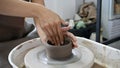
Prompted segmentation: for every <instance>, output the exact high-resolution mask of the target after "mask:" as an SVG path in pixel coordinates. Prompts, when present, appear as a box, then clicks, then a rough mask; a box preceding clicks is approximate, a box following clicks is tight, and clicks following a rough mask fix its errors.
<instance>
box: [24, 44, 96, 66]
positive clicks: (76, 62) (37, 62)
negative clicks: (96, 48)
mask: <svg viewBox="0 0 120 68" xmlns="http://www.w3.org/2000/svg"><path fill="white" fill-rule="evenodd" d="M72 54H73V56H72V57H71V58H69V59H67V60H61V61H58V60H53V59H50V58H47V56H46V53H45V47H44V45H40V46H39V47H36V48H33V49H31V50H30V51H29V52H28V53H27V54H26V55H25V58H24V62H25V66H26V67H27V68H40V67H42V68H91V66H92V65H93V63H94V55H93V53H92V52H91V51H90V50H89V49H88V48H86V47H84V46H81V45H79V46H78V48H74V49H73V50H72Z"/></svg>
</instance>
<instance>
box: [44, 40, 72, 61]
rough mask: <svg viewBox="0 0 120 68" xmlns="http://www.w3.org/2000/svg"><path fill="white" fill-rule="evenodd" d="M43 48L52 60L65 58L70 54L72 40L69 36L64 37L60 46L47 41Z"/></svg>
mask: <svg viewBox="0 0 120 68" xmlns="http://www.w3.org/2000/svg"><path fill="white" fill-rule="evenodd" d="M45 50H46V55H47V57H48V58H51V59H54V60H66V59H69V58H70V57H71V56H72V42H71V40H70V39H69V38H66V39H65V43H64V44H63V45H60V46H57V45H52V44H50V43H48V44H47V45H46V48H45Z"/></svg>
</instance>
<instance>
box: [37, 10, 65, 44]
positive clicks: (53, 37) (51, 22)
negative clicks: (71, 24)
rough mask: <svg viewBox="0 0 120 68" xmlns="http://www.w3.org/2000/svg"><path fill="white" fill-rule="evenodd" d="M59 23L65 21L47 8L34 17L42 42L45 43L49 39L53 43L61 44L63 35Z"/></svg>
mask: <svg viewBox="0 0 120 68" xmlns="http://www.w3.org/2000/svg"><path fill="white" fill-rule="evenodd" d="M61 24H63V25H64V24H66V23H65V22H64V21H63V20H62V19H61V18H60V17H59V16H58V15H57V14H56V13H54V12H52V11H51V10H48V9H46V11H45V12H44V13H43V14H41V15H40V17H39V18H36V26H37V30H38V34H39V36H40V37H41V40H42V42H43V43H46V42H47V41H48V40H49V41H51V42H52V43H53V44H55V45H60V44H63V40H64V36H63V32H62V30H61ZM41 31H42V32H41ZM41 33H42V34H41ZM43 34H44V36H43Z"/></svg>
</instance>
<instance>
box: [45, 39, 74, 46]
mask: <svg viewBox="0 0 120 68" xmlns="http://www.w3.org/2000/svg"><path fill="white" fill-rule="evenodd" d="M69 45H72V41H71V40H70V39H69V38H66V39H65V44H62V45H54V44H51V43H50V42H49V41H48V42H47V43H46V44H45V46H49V47H66V46H69Z"/></svg>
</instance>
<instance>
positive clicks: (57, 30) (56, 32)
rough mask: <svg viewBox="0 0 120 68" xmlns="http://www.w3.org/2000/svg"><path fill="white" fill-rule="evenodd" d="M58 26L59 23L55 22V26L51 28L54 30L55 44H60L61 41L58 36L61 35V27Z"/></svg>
mask: <svg viewBox="0 0 120 68" xmlns="http://www.w3.org/2000/svg"><path fill="white" fill-rule="evenodd" d="M59 27H60V23H59V22H55V26H54V28H53V31H54V33H55V36H56V41H57V45H60V43H61V40H60V36H61V35H60V31H61V29H60V28H59Z"/></svg>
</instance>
